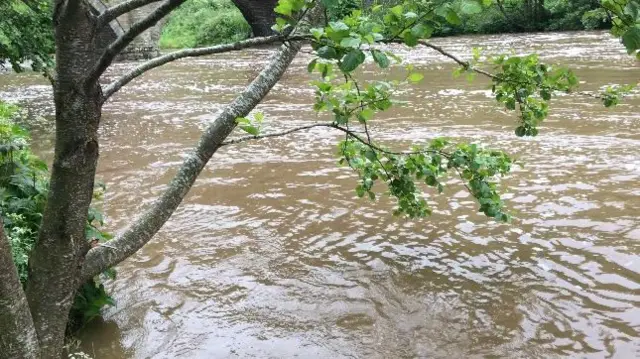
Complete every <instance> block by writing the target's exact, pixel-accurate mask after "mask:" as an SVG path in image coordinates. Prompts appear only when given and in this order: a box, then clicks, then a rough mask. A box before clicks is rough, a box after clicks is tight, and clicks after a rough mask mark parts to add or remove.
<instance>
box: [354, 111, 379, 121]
mask: <svg viewBox="0 0 640 359" xmlns="http://www.w3.org/2000/svg"><path fill="white" fill-rule="evenodd" d="M374 114H375V112H374V111H373V110H372V109H370V108H365V109H364V110H362V111H360V113H359V114H358V117H359V118H361V119H362V120H363V121H369V120H371V118H373V115H374Z"/></svg>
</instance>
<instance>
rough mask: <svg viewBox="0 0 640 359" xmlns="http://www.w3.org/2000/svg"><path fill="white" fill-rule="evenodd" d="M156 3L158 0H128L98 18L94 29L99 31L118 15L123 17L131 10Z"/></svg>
mask: <svg viewBox="0 0 640 359" xmlns="http://www.w3.org/2000/svg"><path fill="white" fill-rule="evenodd" d="M158 1H160V0H129V1H125V2H122V3H120V4H118V5H116V6H112V7H110V8H108V9H107V10H105V11H104V12H103V13H102V14H100V15H99V16H98V20H97V25H96V28H98V29H100V28H101V27H103V26H104V25H106V24H108V23H110V22H111V21H113V20H115V19H116V18H117V17H118V16H120V15H124V14H126V13H128V12H130V11H132V10H135V9H137V8H141V7H143V6H145V5H149V4H152V3H154V2H158Z"/></svg>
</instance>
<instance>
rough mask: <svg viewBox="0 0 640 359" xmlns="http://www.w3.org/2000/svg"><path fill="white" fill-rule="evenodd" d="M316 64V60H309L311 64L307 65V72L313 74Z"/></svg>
mask: <svg viewBox="0 0 640 359" xmlns="http://www.w3.org/2000/svg"><path fill="white" fill-rule="evenodd" d="M316 62H318V60H317V59H313V60H311V62H310V63H309V65H307V71H309V72H310V73H311V72H313V69H315V68H316Z"/></svg>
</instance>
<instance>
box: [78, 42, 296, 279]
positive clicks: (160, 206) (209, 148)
mask: <svg viewBox="0 0 640 359" xmlns="http://www.w3.org/2000/svg"><path fill="white" fill-rule="evenodd" d="M299 49H300V43H289V44H285V45H283V46H281V48H280V50H279V51H278V52H277V53H276V55H275V56H274V57H273V58H272V59H271V61H270V62H269V64H268V65H267V66H265V67H264V69H263V70H262V72H260V74H259V75H258V76H257V77H256V78H255V79H254V80H253V81H252V82H251V84H250V85H249V86H248V87H247V88H246V89H245V90H244V91H243V92H242V93H241V94H240V95H239V96H238V97H237V98H236V99H235V100H234V101H233V102H232V103H231V104H229V105H228V106H227V107H225V109H224V110H223V111H222V113H221V114H220V115H218V117H217V118H216V119H215V121H213V122H212V123H211V124H210V125H209V126H208V127H207V129H206V130H205V132H204V134H203V135H202V137H201V138H200V142H199V143H198V145H197V147H196V149H195V150H194V151H193V152H192V153H191V154H190V155H189V156H188V157H187V158H186V159H185V161H184V162H183V163H182V166H181V167H180V169H179V170H178V173H177V174H176V176H175V177H174V178H173V180H172V181H171V183H170V184H169V188H168V189H167V190H166V191H165V192H164V193H163V194H162V196H160V198H158V199H157V200H156V201H155V202H154V204H153V205H152V206H151V208H149V209H148V210H147V211H145V212H144V214H143V215H142V216H141V217H140V218H138V219H137V220H136V221H134V222H133V224H132V225H131V226H130V227H128V228H127V229H126V230H125V231H124V232H122V233H121V234H120V235H118V236H117V237H116V238H115V239H113V240H112V241H110V242H109V245H110V246H112V247H113V248H117V249H113V248H111V247H105V246H96V247H94V248H92V249H91V250H90V251H89V252H88V253H87V256H86V258H85V261H84V265H83V267H82V273H81V276H82V278H83V280H84V279H89V278H91V277H93V276H95V275H97V274H99V273H101V272H102V271H104V270H106V269H107V268H109V267H112V266H114V265H116V264H118V263H120V262H121V261H123V260H124V259H126V258H127V257H129V256H131V255H132V254H134V253H135V252H136V251H138V250H139V249H140V248H142V246H144V245H145V244H146V243H147V242H148V241H149V240H151V238H152V237H153V236H154V235H155V234H156V232H157V231H158V230H159V229H160V228H161V227H162V226H163V225H164V223H165V222H166V221H167V220H168V219H169V217H171V215H172V214H173V212H174V211H175V210H176V208H177V207H178V206H179V205H180V203H181V202H182V199H183V198H184V197H185V196H186V195H187V193H188V192H189V189H190V188H191V186H192V185H193V183H194V182H195V180H196V178H197V177H198V175H199V174H200V172H201V171H202V169H203V168H204V166H205V165H206V164H207V162H208V161H209V159H210V158H211V156H213V154H214V153H215V152H216V151H217V150H218V149H219V148H220V146H221V145H222V143H223V142H224V140H225V139H226V138H227V136H229V134H230V133H231V132H232V131H233V129H234V128H235V127H236V118H238V117H244V116H246V115H247V114H248V113H249V112H250V111H251V110H252V109H253V108H254V107H255V106H256V105H257V104H258V103H259V102H260V101H261V100H262V99H263V98H264V97H265V96H266V95H267V93H268V92H269V90H271V88H272V87H273V86H275V84H276V83H277V82H278V80H279V79H280V78H281V77H282V75H283V74H284V72H285V71H286V69H287V67H288V66H289V64H290V63H291V61H293V58H294V57H295V55H296V54H297V53H298V50H299Z"/></svg>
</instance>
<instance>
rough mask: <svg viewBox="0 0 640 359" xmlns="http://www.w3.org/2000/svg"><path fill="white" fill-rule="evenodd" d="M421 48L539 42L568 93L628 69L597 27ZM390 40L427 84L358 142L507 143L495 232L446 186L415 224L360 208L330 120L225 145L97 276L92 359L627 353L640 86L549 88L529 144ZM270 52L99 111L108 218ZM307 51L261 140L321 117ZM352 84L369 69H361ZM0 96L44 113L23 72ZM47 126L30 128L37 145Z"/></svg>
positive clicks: (177, 69) (183, 72)
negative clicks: (555, 92) (103, 303)
mask: <svg viewBox="0 0 640 359" xmlns="http://www.w3.org/2000/svg"><path fill="white" fill-rule="evenodd" d="M434 42H435V43H437V44H440V45H442V46H444V47H446V48H447V49H449V50H450V51H451V52H454V53H457V54H460V55H462V56H463V57H467V58H468V57H470V53H471V48H472V47H474V46H481V47H484V48H485V51H486V52H487V53H498V52H502V51H505V50H509V49H514V50H515V51H516V52H517V53H526V52H531V51H536V52H538V53H540V54H541V55H542V57H543V58H544V60H545V61H546V62H548V63H560V64H564V65H568V66H570V67H572V68H573V69H575V70H576V72H577V74H578V75H579V76H580V78H581V80H583V81H585V82H586V83H585V84H583V85H582V88H581V89H582V90H597V89H598V88H599V87H600V86H603V85H607V84H611V83H633V82H638V80H640V64H639V63H637V62H634V60H633V59H632V58H631V57H629V56H627V55H626V53H625V51H624V49H623V47H622V46H621V45H620V44H619V42H618V41H617V40H615V39H613V38H610V37H609V35H607V34H606V33H600V32H588V33H562V34H554V33H549V34H528V35H518V36H513V35H508V36H506V35H505V36H486V37H485V36H482V37H458V38H447V39H437V40H435V41H434ZM399 51H400V52H401V54H402V55H403V56H404V58H405V61H406V62H410V63H413V64H415V65H416V68H417V69H418V70H420V71H421V72H422V73H423V74H424V75H425V80H424V81H423V82H422V83H420V84H419V85H417V86H414V87H411V88H407V89H406V91H404V92H403V93H402V94H401V95H400V99H402V100H405V101H407V104H406V105H404V106H401V107H394V108H393V109H392V110H390V111H388V113H386V114H385V115H383V116H378V117H377V118H376V119H375V120H374V124H373V133H374V138H375V139H377V140H379V141H381V142H383V143H385V144H386V145H388V146H391V147H394V148H397V149H402V148H405V147H406V146H407V145H410V144H413V143H421V142H423V141H425V140H428V139H430V138H433V137H435V136H446V137H449V138H452V139H453V140H459V141H469V142H482V143H487V144H490V145H491V146H493V147H497V148H502V149H505V150H507V151H508V152H510V153H512V154H513V155H514V156H515V157H516V158H518V160H519V161H520V162H522V163H523V164H524V165H525V166H524V167H523V168H516V169H515V170H514V173H513V175H512V176H511V177H509V178H508V179H507V180H506V181H504V182H503V185H504V186H503V193H504V198H505V199H506V203H507V205H508V207H509V210H510V212H511V213H512V215H513V216H514V221H513V223H512V224H497V223H495V222H493V221H491V220H489V219H488V218H486V217H483V216H481V215H478V214H477V213H476V210H477V206H476V204H475V202H473V201H472V199H471V197H470V196H469V195H468V194H467V193H466V192H464V191H463V187H462V186H461V185H460V184H459V183H458V182H456V181H455V180H453V179H452V181H450V184H449V185H448V186H447V187H446V189H445V194H443V195H435V194H433V193H431V192H429V193H430V197H429V201H430V202H431V204H432V206H433V207H434V209H435V211H434V214H433V216H432V217H430V218H427V219H421V220H412V221H409V220H402V219H398V218H395V217H393V216H392V215H391V213H390V212H391V211H390V209H391V208H392V205H393V204H392V203H391V202H390V201H389V200H387V199H385V198H384V197H383V198H382V199H381V200H378V201H376V202H370V201H368V200H365V199H358V198H357V197H356V196H355V191H354V188H355V186H356V177H355V176H354V174H352V173H351V172H350V171H349V170H348V169H345V168H340V167H338V166H337V165H336V158H335V144H336V143H337V141H339V140H340V138H341V136H340V135H339V134H338V133H335V132H331V131H330V130H328V129H314V130H312V131H309V132H304V133H297V134H294V135H290V136H288V137H282V138H276V139H271V140H268V141H267V140H265V141H261V142H252V143H246V144H242V145H237V146H235V147H225V148H223V149H221V150H220V151H219V152H218V153H217V154H216V155H215V156H214V157H213V159H212V160H211V161H210V163H209V165H208V166H207V167H206V169H205V171H204V173H203V174H202V176H201V177H200V178H199V179H198V181H197V182H196V184H195V186H194V188H193V189H192V190H191V192H190V194H189V196H188V198H187V199H186V200H185V201H184V203H183V204H182V206H181V207H180V208H179V209H178V211H177V212H176V213H175V214H174V216H173V217H172V219H171V220H170V222H168V223H167V224H166V225H165V227H164V229H163V230H162V231H161V232H160V233H159V234H158V235H157V236H156V237H155V239H154V240H153V241H152V242H151V243H149V244H148V245H147V246H146V247H144V249H142V250H141V251H140V252H139V253H138V254H137V255H135V256H134V257H133V258H130V259H129V260H127V261H126V262H124V263H123V264H122V265H120V266H119V267H118V278H117V280H115V281H111V282H108V283H107V287H108V289H109V291H110V292H111V293H112V294H113V296H114V297H115V299H116V301H117V306H116V307H113V308H109V309H107V310H106V311H105V313H104V314H105V315H104V321H100V322H95V323H93V324H92V325H90V326H89V327H88V328H87V329H86V330H85V331H84V332H83V333H82V335H81V339H82V346H83V349H84V350H85V351H86V352H87V353H89V354H91V355H92V356H94V357H95V358H98V359H101V358H251V357H257V358H294V357H297V358H485V357H487V358H555V357H558V358H636V357H640V257H639V255H640V218H639V216H640V154H639V153H640V152H638V151H639V150H640V94H639V93H637V92H636V93H635V94H634V95H632V96H631V97H629V98H627V99H626V100H625V101H624V103H623V104H622V105H620V106H618V107H616V108H613V109H605V108H604V107H603V106H602V105H600V104H599V103H597V102H595V101H594V100H593V99H590V98H587V97H584V96H581V95H578V94H575V95H566V96H561V97H560V98H558V99H554V100H553V101H552V105H551V116H550V118H549V119H548V120H547V121H546V122H545V124H544V126H543V127H542V128H541V131H540V135H539V136H538V137H536V138H526V139H523V138H518V137H516V136H515V135H514V134H513V129H514V128H515V126H516V116H515V114H514V113H507V112H506V111H504V110H503V109H502V108H501V107H500V106H499V105H498V104H497V103H496V102H495V101H494V100H493V99H492V98H491V94H490V92H489V91H488V90H487V84H488V82H487V81H485V80H482V79H478V80H477V81H476V82H474V83H471V84H469V83H467V82H466V81H465V80H464V79H463V78H461V79H452V76H451V70H452V69H453V66H452V65H451V64H450V62H448V61H447V59H445V58H443V57H440V56H438V55H437V54H435V53H434V52H433V51H430V50H425V49H416V50H411V51H406V50H399ZM269 53H270V50H268V49H260V50H250V51H242V52H239V53H232V54H225V55H221V56H216V57H210V58H200V59H196V60H193V59H191V60H185V61H181V62H175V63H172V64H169V65H167V66H165V67H162V68H160V69H157V70H155V71H153V72H150V73H148V74H147V75H145V76H144V77H142V78H141V79H139V80H136V81H134V82H132V83H131V84H130V85H129V86H128V87H127V88H125V89H124V90H123V91H122V92H121V93H119V94H117V95H115V96H114V98H113V99H112V100H111V101H110V102H109V103H108V104H107V105H106V106H105V109H104V119H103V122H102V128H101V144H100V146H101V157H100V165H99V171H98V178H99V179H101V180H102V181H104V182H105V183H106V185H107V189H108V190H107V195H106V201H105V210H106V214H107V216H108V228H109V229H110V230H113V231H116V232H117V231H118V230H121V229H122V228H124V227H125V226H127V225H128V224H129V223H131V221H132V220H133V219H134V218H135V217H136V216H137V215H138V214H139V213H141V211H142V210H144V209H145V208H146V207H147V206H148V205H149V204H150V202H151V201H152V200H153V199H155V198H156V197H157V196H158V195H159V194H160V193H161V192H162V191H163V190H164V189H165V186H166V184H167V183H168V181H169V180H170V179H171V177H172V175H173V174H174V173H175V172H176V169H177V168H178V166H179V164H180V162H181V160H182V158H183V156H184V155H185V154H186V153H187V152H188V151H189V150H190V149H191V148H192V147H193V146H194V144H195V143H196V142H197V140H198V138H199V136H200V133H201V131H202V129H203V128H204V127H205V126H206V124H207V123H208V122H209V121H211V120H212V119H213V118H215V115H216V114H217V113H218V112H219V111H220V110H221V107H222V106H223V105H224V104H225V103H227V102H229V101H230V100H231V99H232V98H233V97H234V94H235V93H237V92H238V91H239V90H240V89H241V88H242V87H243V86H244V85H246V84H247V83H248V82H249V81H250V80H251V79H252V78H253V76H254V75H255V74H256V73H257V71H258V70H257V69H258V68H259V67H260V65H262V64H263V63H265V61H266V59H267V56H268V54H269ZM308 61H309V55H308V54H301V55H300V56H299V57H298V58H297V60H296V61H295V63H294V65H293V66H292V67H291V68H290V70H289V71H288V72H287V74H286V75H285V78H284V80H283V81H282V82H281V83H280V84H279V85H278V86H277V87H276V88H275V89H274V90H273V91H272V92H271V94H270V95H269V96H268V98H267V99H266V100H265V101H264V102H263V103H262V104H261V105H260V106H259V110H260V111H262V112H263V113H264V114H265V115H266V120H265V129H264V131H265V132H269V131H279V130H283V129H286V128H291V127H294V126H300V125H305V124H311V123H313V122H315V121H323V120H324V121H326V118H325V117H324V115H321V116H317V115H316V114H315V113H314V112H313V111H312V109H311V104H312V101H313V91H312V89H311V87H310V86H309V82H310V80H311V79H312V78H311V77H310V76H309V75H307V73H306V64H307V62H308ZM134 65H135V64H133V63H121V64H117V65H116V66H115V68H114V69H113V71H112V72H111V73H109V76H107V77H108V79H113V78H114V77H115V76H117V75H118V74H120V73H122V72H124V71H125V70H127V69H129V68H131V67H132V66H134ZM400 75H401V71H400V70H394V71H392V74H391V76H392V77H394V78H398V76H400ZM362 76H363V77H364V78H368V79H372V78H383V76H385V74H384V73H382V72H381V71H380V70H378V69H376V68H375V67H374V66H372V65H369V66H367V67H366V69H365V71H364V74H362ZM0 97H2V98H5V99H7V98H8V99H12V100H16V101H19V102H20V103H23V104H26V105H28V106H29V107H30V108H31V109H32V110H34V111H39V112H40V113H42V114H44V115H48V116H50V114H51V113H52V104H51V93H50V89H49V87H48V86H46V84H45V83H44V82H43V80H41V79H40V78H39V77H37V76H34V75H15V74H5V75H2V76H0ZM50 126H51V125H48V126H47V125H39V126H36V128H35V129H34V134H35V137H36V141H35V142H36V143H35V147H36V148H37V149H38V151H39V152H40V153H42V154H44V155H45V156H48V157H50V156H51V141H50V139H51V130H49V129H48V128H50Z"/></svg>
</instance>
